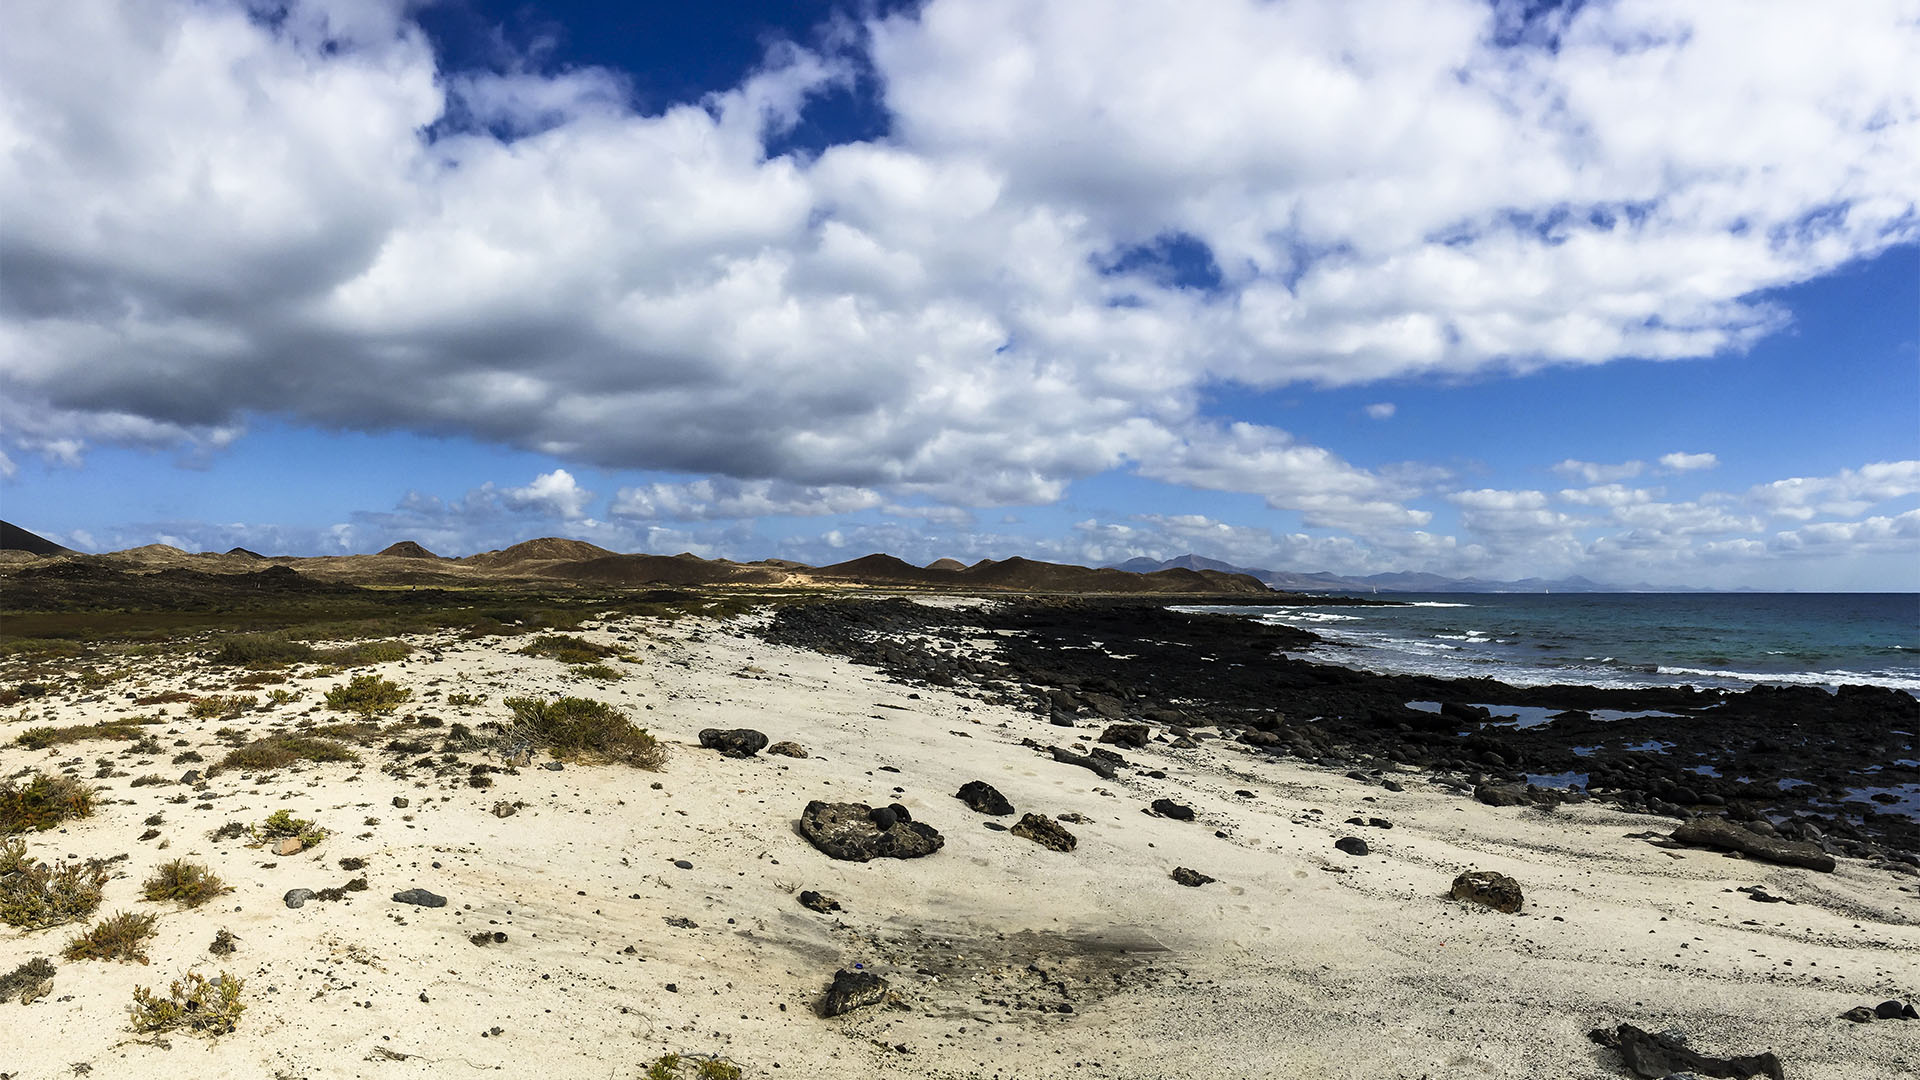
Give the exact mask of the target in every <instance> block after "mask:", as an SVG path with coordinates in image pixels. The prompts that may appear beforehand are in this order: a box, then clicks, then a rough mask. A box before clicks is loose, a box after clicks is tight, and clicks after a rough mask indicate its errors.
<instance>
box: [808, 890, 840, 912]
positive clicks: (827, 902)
mask: <svg viewBox="0 0 1920 1080" xmlns="http://www.w3.org/2000/svg"><path fill="white" fill-rule="evenodd" d="M798 899H799V901H800V906H801V907H803V908H806V909H807V910H808V911H817V912H819V913H820V914H822V915H827V914H830V913H832V912H835V911H839V910H840V901H838V900H835V899H834V898H833V897H831V896H828V895H826V894H824V893H821V892H816V891H815V890H813V889H802V890H801V891H800V896H799V897H798Z"/></svg>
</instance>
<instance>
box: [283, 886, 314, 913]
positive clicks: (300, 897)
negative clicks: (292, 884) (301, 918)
mask: <svg viewBox="0 0 1920 1080" xmlns="http://www.w3.org/2000/svg"><path fill="white" fill-rule="evenodd" d="M317 895H319V894H318V893H315V892H314V891H313V890H312V889H288V890H287V894H286V895H285V896H283V897H281V898H280V900H281V902H282V903H284V904H286V905H287V906H288V907H290V908H297V907H299V906H300V905H302V904H304V903H306V902H307V901H309V900H311V899H313V898H314V897H315V896H317Z"/></svg>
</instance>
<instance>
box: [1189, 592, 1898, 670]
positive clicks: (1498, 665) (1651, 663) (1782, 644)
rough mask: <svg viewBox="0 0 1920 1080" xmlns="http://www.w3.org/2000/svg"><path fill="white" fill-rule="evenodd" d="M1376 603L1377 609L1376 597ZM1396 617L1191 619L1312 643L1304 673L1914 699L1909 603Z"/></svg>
mask: <svg viewBox="0 0 1920 1080" xmlns="http://www.w3.org/2000/svg"><path fill="white" fill-rule="evenodd" d="M1378 599H1382V600H1385V599H1388V597H1386V596H1381V597H1378ZM1391 599H1393V600H1396V601H1400V604H1399V605H1398V606H1393V607H1337V606H1326V607H1239V608H1226V607H1222V608H1205V609H1202V608H1190V609H1187V610H1196V611H1197V610H1208V611H1213V612H1218V613H1223V614H1226V613H1231V614H1239V615H1244V616H1248V617H1252V618H1256V619H1260V620H1262V621H1265V622H1272V623H1280V624H1284V625H1288V626H1297V627H1300V628H1302V629H1306V630H1311V631H1313V632H1314V633H1316V634H1319V635H1321V636H1322V637H1324V638H1326V639H1328V641H1329V642H1337V643H1338V645H1330V646H1318V647H1315V648H1313V649H1310V650H1307V651H1305V652H1301V653H1296V654H1293V655H1297V656H1299V657H1301V658H1302V659H1309V660H1319V661H1324V662H1327V663H1333V664H1341V665H1345V666H1347V667H1357V668H1362V669H1366V670H1369V671H1379V672H1393V673H1407V674H1424V675H1438V676H1445V677H1448V678H1465V677H1477V676H1485V677H1489V678H1494V679H1499V680H1501V681H1503V682H1507V683H1511V684H1514V685H1519V686H1537V685H1544V684H1550V683H1578V684H1584V685H1590V686H1621V687H1631V686H1677V685H1683V684H1690V685H1693V686H1700V687H1728V688H1733V689H1742V688H1745V687H1748V686H1752V685H1755V684H1757V683H1774V684H1801V685H1812V686H1825V687H1835V686H1840V685H1842V684H1846V683H1866V684H1871V685H1877V686H1890V687H1894V688H1897V689H1901V690H1906V691H1908V692H1910V693H1920V594H1915V593H1573V594H1564V595H1554V594H1542V593H1512V594H1484V593H1427V594H1422V593H1400V594H1395V595H1394V596H1393V597H1391Z"/></svg>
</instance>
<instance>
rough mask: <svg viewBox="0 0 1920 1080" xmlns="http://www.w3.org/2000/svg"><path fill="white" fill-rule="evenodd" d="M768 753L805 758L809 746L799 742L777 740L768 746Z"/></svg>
mask: <svg viewBox="0 0 1920 1080" xmlns="http://www.w3.org/2000/svg"><path fill="white" fill-rule="evenodd" d="M767 753H769V754H778V755H780V756H781V757H790V758H803V757H806V756H807V748H806V747H804V746H801V745H800V744H799V743H797V742H777V743H774V744H773V745H772V746H769V747H767Z"/></svg>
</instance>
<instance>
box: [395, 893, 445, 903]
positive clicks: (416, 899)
mask: <svg viewBox="0 0 1920 1080" xmlns="http://www.w3.org/2000/svg"><path fill="white" fill-rule="evenodd" d="M393 902H394V903H396V904H412V905H414V906H416V907H446V906H447V898H446V897H444V896H441V895H440V894H438V893H430V892H428V891H427V890H425V889H402V890H400V891H399V892H397V893H394V894H393Z"/></svg>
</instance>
